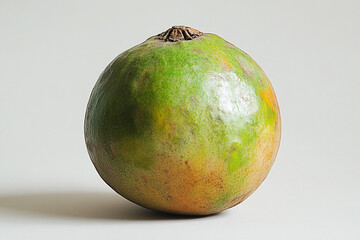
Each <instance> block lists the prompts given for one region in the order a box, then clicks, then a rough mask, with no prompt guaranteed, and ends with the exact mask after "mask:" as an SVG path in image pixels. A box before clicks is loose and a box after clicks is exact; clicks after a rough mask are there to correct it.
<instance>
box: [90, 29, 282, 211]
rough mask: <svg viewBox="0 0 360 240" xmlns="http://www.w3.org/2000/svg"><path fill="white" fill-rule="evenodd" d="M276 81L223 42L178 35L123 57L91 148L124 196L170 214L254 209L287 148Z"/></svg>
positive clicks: (172, 32) (107, 80)
mask: <svg viewBox="0 0 360 240" xmlns="http://www.w3.org/2000/svg"><path fill="white" fill-rule="evenodd" d="M280 132H281V123H280V112H279V107H278V103H277V100H276V96H275V93H274V91H273V88H272V86H271V84H270V82H269V79H268V78H267V76H266V75H265V73H264V72H263V71H262V69H261V68H260V67H259V66H258V65H257V63H256V62H255V61H254V60H253V59H252V58H251V57H250V56H249V55H247V54H246V53H245V52H243V51H242V50H240V49H239V48H237V47H235V46H234V45H232V44H230V43H229V42H227V41H225V40H223V39H222V38H220V37H219V36H217V35H214V34H210V33H201V32H199V31H197V30H194V29H191V28H187V27H172V28H171V29H169V30H168V31H166V32H164V33H162V34H159V35H156V36H153V37H150V38H149V39H147V40H146V41H145V42H143V43H141V44H139V45H137V46H135V47H133V48H131V49H129V50H127V51H125V52H123V53H122V54H120V55H119V56H118V57H116V58H115V59H114V60H113V61H112V62H111V63H110V64H109V65H108V66H107V67H106V69H105V70H104V72H103V73H102V74H101V75H100V77H99V79H98V81H97V83H96V85H95V87H94V89H93V91H92V93H91V96H90V99H89V103H88V106H87V111H86V116H85V140H86V145H87V148H88V152H89V155H90V158H91V160H92V162H93V164H94V166H95V168H96V170H97V171H98V173H99V174H100V176H101V177H102V179H103V180H104V181H105V182H106V183H107V184H108V185H109V186H110V187H111V188H113V189H114V190H115V191H116V192H117V193H119V194H120V195H122V196H123V197H125V198H127V199H128V200H130V201H132V202H135V203H137V204H139V205H141V206H143V207H146V208H149V209H154V210H158V211H163V212H170V213H177V214H190V215H207V214H212V213H216V212H220V211H222V210H225V209H228V208H231V207H233V206H235V205H237V204H238V203H240V202H242V201H243V200H245V199H246V198H247V197H248V196H249V195H250V194H251V193H253V192H254V191H255V190H256V189H257V187H258V186H259V185H260V184H261V183H262V181H263V180H264V179H265V177H266V176H267V175H268V173H269V171H270V168H271V166H272V165H273V163H274V160H275V157H276V154H277V151H278V148H279V143H280Z"/></svg>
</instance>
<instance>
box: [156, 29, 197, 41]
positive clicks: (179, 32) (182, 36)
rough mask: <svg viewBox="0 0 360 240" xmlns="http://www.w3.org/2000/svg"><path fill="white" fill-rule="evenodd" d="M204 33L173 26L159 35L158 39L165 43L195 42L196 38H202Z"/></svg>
mask: <svg viewBox="0 0 360 240" xmlns="http://www.w3.org/2000/svg"><path fill="white" fill-rule="evenodd" d="M202 34H203V33H202V32H200V31H199V30H196V29H193V28H190V27H186V26H173V27H171V28H169V29H168V30H167V31H165V32H162V33H160V34H158V35H157V37H158V39H160V40H163V41H165V42H178V41H186V40H193V39H194V38H197V37H200V36H201V35H202Z"/></svg>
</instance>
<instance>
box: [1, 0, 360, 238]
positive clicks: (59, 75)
mask: <svg viewBox="0 0 360 240" xmlns="http://www.w3.org/2000/svg"><path fill="white" fill-rule="evenodd" d="M359 11H360V2H359V1H357V0H353V1H350V0H348V1H345V0H343V1H340V0H337V1H300V0H299V1H235V0H234V1H226V0H222V1H177V2H172V1H168V0H167V1H162V2H161V1H155V0H153V1H143V2H140V1H31V2H30V1H10V0H8V1H1V3H0V32H1V37H0V239H5V240H8V239H37V240H39V239H100V237H101V239H220V238H221V239H230V238H231V239H360V228H359V226H360V192H359V181H360V157H359V156H360V147H359V143H360V141H359V136H360V124H359V123H360V107H359V103H360V95H359V90H360V80H359V76H360V67H359V62H360V59H359V56H360V47H359V42H360V36H359V33H360V31H359V29H360V18H359ZM180 24H183V25H188V26H192V27H194V28H196V29H199V30H201V31H203V32H213V33H216V34H218V35H219V36H221V37H223V38H224V39H226V40H228V41H230V42H231V43H233V44H235V45H236V46H238V47H240V48H241V49H243V50H244V51H246V52H247V53H249V54H250V56H252V57H253V58H254V59H255V60H256V61H257V62H258V63H259V64H260V66H261V67H262V68H263V69H264V71H265V72H266V73H267V75H268V76H269V78H270V80H271V81H272V84H273V86H274V88H275V91H276V94H277V97H278V100H279V104H280V108H281V114H282V122H283V128H282V129H283V134H282V142H281V147H280V151H279V154H278V158H277V160H276V162H275V165H274V167H273V169H272V171H271V172H270V175H269V177H268V178H267V180H266V181H265V182H264V183H263V184H262V185H261V187H260V188H259V189H258V190H257V191H256V192H255V193H254V194H253V195H252V196H251V197H250V198H249V199H247V200H246V201H245V202H244V203H242V204H241V205H239V206H237V207H235V208H233V209H231V210H228V211H225V212H223V213H221V214H218V215H215V216H210V217H206V218H196V219H191V218H190V219H188V218H176V217H172V216H166V215H160V214H156V213H154V212H151V211H147V210H143V209H142V208H140V207H137V206H135V205H133V204H131V203H129V202H127V201H126V200H123V199H122V198H121V197H118V196H117V195H116V194H115V193H113V192H112V190H110V189H109V187H107V186H106V185H105V183H104V182H103V181H102V180H101V179H100V177H99V176H98V175H97V173H96V172H95V169H94V168H93V166H92V164H91V162H90V159H89V157H88V155H87V152H86V148H85V144H84V140H83V118H84V112H85V107H86V104H87V100H88V97H89V94H90V91H91V89H92V87H93V86H94V84H95V81H96V80H97V77H98V76H99V74H100V73H101V71H102V70H103V69H104V68H105V66H106V65H107V64H108V63H109V62H110V61H111V60H112V59H113V58H114V57H115V56H116V55H117V54H119V53H120V52H122V51H124V50H126V49H128V48H130V47H132V46H134V45H136V44H138V43H140V42H142V41H144V40H145V39H146V38H147V37H149V36H152V35H154V34H157V33H160V32H162V31H164V30H166V29H167V28H168V27H170V26H172V25H180Z"/></svg>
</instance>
